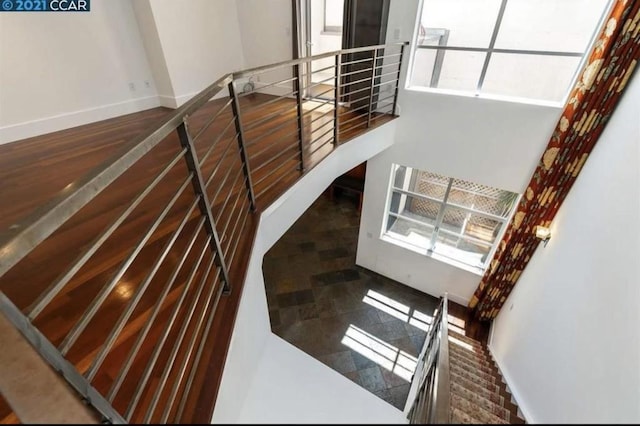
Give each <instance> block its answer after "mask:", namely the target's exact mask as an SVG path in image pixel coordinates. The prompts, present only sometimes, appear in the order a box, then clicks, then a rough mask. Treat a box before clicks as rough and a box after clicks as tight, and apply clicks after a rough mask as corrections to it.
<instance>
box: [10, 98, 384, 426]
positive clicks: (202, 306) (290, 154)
mask: <svg viewBox="0 0 640 426" xmlns="http://www.w3.org/2000/svg"><path fill="white" fill-rule="evenodd" d="M330 106H331V105H329V107H330ZM314 108H315V109H314ZM240 109H241V120H242V123H243V126H244V134H243V137H244V140H245V146H246V154H247V157H248V167H249V169H250V173H251V179H252V183H253V188H254V193H255V195H256V210H255V211H251V209H250V207H249V205H250V201H249V197H248V194H247V189H246V188H247V187H246V184H247V182H246V181H245V175H244V173H243V170H242V167H243V166H242V161H241V156H240V152H239V147H238V142H237V137H239V135H238V133H237V132H236V127H235V122H234V121H233V116H232V109H231V107H230V105H229V104H228V102H227V101H226V100H224V99H223V100H216V101H211V102H209V103H207V104H206V105H205V106H204V107H203V108H201V109H200V110H199V111H198V112H196V113H195V114H193V115H192V116H191V117H189V118H188V119H187V123H188V128H189V131H190V134H191V136H192V138H193V139H194V144H195V147H196V151H197V155H198V158H199V161H200V162H201V170H202V175H203V178H204V181H205V182H207V188H206V190H207V195H208V199H209V201H210V208H211V212H212V215H213V218H214V220H215V222H216V228H217V229H218V233H219V236H220V244H221V248H222V251H223V254H224V259H225V261H226V263H227V265H228V267H229V278H230V279H229V284H230V287H231V291H230V293H228V294H224V295H221V290H222V281H221V278H220V275H219V269H218V267H217V264H216V261H215V259H214V256H213V255H212V252H211V250H209V249H208V248H207V246H208V244H209V238H208V234H207V232H206V227H204V226H202V222H203V215H202V213H201V212H200V211H199V209H198V206H197V205H196V194H195V192H194V189H193V187H192V185H191V180H190V179H191V177H190V174H189V173H190V172H189V170H188V168H187V166H186V162H185V161H184V160H183V159H179V160H178V161H176V162H175V164H174V166H173V167H171V168H170V169H169V170H168V172H167V173H166V175H165V176H164V177H163V178H162V180H161V181H160V183H159V184H158V185H157V186H156V187H155V188H153V189H152V190H150V191H149V194H148V195H147V196H146V198H144V199H143V200H142V201H141V202H140V203H139V205H138V206H137V207H136V208H135V209H133V210H132V211H131V212H130V214H129V215H128V216H127V217H126V219H124V220H123V221H122V223H120V224H119V226H117V227H116V228H115V230H114V231H113V233H112V234H111V236H110V237H109V238H107V239H106V240H105V241H104V242H103V243H102V244H101V245H100V247H99V248H98V249H97V250H96V251H95V253H94V254H93V255H92V256H91V257H90V258H88V260H87V261H86V262H85V263H84V265H83V266H82V267H81V268H79V270H78V271H76V272H75V273H73V274H72V275H71V278H70V279H69V280H68V282H66V284H65V285H64V286H63V287H62V289H61V291H60V292H58V293H57V294H56V295H55V297H54V298H53V299H52V300H51V302H50V303H48V304H47V305H46V307H44V309H43V310H42V311H41V312H40V313H39V314H38V315H37V316H35V318H34V319H33V324H34V325H35V326H36V327H37V328H38V329H39V330H40V331H41V332H42V333H43V334H44V335H45V336H46V338H47V339H48V340H49V341H51V342H52V343H53V344H54V345H56V346H58V347H59V348H64V349H65V350H64V352H65V357H66V359H67V360H68V361H69V362H71V363H72V364H74V365H75V367H76V368H77V369H78V370H79V371H80V372H81V373H83V374H88V372H93V373H94V374H93V376H92V378H91V380H90V382H91V384H92V386H94V387H95V388H96V389H97V390H98V391H99V392H100V393H101V394H102V395H105V396H107V395H108V396H109V397H110V399H111V400H112V405H113V406H114V408H115V409H116V410H117V411H118V412H120V413H123V414H125V413H126V418H127V420H129V421H131V422H142V421H152V422H158V421H172V422H208V421H209V420H210V418H211V414H212V411H213V406H214V403H215V400H216V395H217V391H218V387H219V384H220V380H221V377H222V370H223V367H224V362H225V358H226V354H227V349H228V345H229V341H230V337H231V333H232V330H233V325H234V321H235V316H236V312H237V308H238V304H239V298H240V294H241V292H242V285H243V281H244V276H245V273H246V266H247V261H248V258H249V253H250V250H251V246H252V242H253V238H254V236H255V230H256V225H257V219H258V215H259V213H260V211H261V210H262V209H264V208H265V207H267V206H268V205H269V204H271V203H272V202H273V201H274V200H276V199H277V197H279V196H280V195H281V194H282V193H283V192H284V191H285V190H287V189H288V188H289V187H290V186H291V185H293V184H294V183H295V182H296V181H297V180H298V179H299V178H300V177H301V176H302V175H303V173H306V172H307V171H308V170H310V169H311V168H312V167H313V166H314V165H316V164H317V163H318V162H320V161H321V160H322V159H323V158H324V157H325V156H326V155H328V154H329V153H330V152H331V151H332V150H333V149H334V144H333V143H332V136H333V131H332V130H331V129H332V126H333V125H332V124H331V123H332V122H333V112H332V111H331V110H330V109H329V108H328V107H327V106H326V105H320V104H318V103H315V102H307V103H305V107H304V108H303V110H304V111H303V112H304V113H305V114H304V116H303V117H304V118H303V120H302V122H303V129H302V135H303V143H302V149H303V157H302V161H303V163H304V168H303V169H302V170H301V169H300V165H301V158H300V145H299V143H298V138H297V136H298V121H297V119H296V106H295V103H294V101H293V100H291V99H286V98H284V99H275V98H273V97H270V96H267V95H261V94H257V93H255V94H248V95H244V96H242V97H241V100H240ZM362 112H363V111H362V110H361V111H357V112H352V111H349V110H347V109H345V108H341V109H340V111H339V115H340V116H339V120H340V123H341V125H340V127H341V129H342V133H341V134H340V137H339V139H338V144H340V143H344V142H346V141H348V140H349V139H351V138H353V137H355V136H357V135H359V134H361V133H363V132H364V131H366V130H367V114H362ZM169 113H170V110H167V109H164V108H155V109H152V110H148V111H144V112H140V113H136V114H130V115H126V116H122V117H118V118H114V119H110V120H105V121H102V122H98V123H92V124H88V125H85V126H80V127H77V128H73V129H68V130H64V131H60V132H55V133H52V134H48V135H43V136H38V137H35V138H30V139H28V140H24V141H20V142H16V143H10V144H6V145H2V146H0V182H1V185H0V210H1V214H0V241H4V240H5V239H6V238H7V236H8V235H10V234H12V233H14V232H16V230H19V229H21V228H22V227H23V226H24V223H22V221H23V220H24V219H25V218H27V217H29V215H31V214H33V212H34V210H36V209H38V208H40V207H41V206H43V205H44V204H46V203H47V202H49V201H50V200H52V199H53V198H54V197H55V195H56V194H57V193H58V192H59V191H61V190H63V189H65V188H66V187H67V186H68V185H71V184H72V183H73V182H74V181H76V180H77V179H79V178H80V177H82V176H83V175H85V174H86V173H88V172H89V171H91V170H92V169H93V168H95V167H96V166H98V165H99V164H101V163H103V162H104V161H108V160H109V159H110V158H112V157H113V156H114V155H118V154H119V153H122V152H125V151H126V150H127V149H129V148H131V146H132V141H133V139H134V138H135V137H137V136H140V135H141V134H144V133H145V132H147V131H150V129H153V128H155V127H157V126H158V125H159V124H160V123H161V122H162V120H163V118H165V117H167V116H168V114H169ZM218 113H219V114H218ZM214 116H215V117H217V118H216V119H215V120H214V121H213V123H212V124H211V125H209V126H207V125H206V123H207V122H209V121H210V119H211V118H212V117H214ZM372 118H373V120H372V121H371V126H372V127H375V126H379V125H381V124H383V123H385V122H387V121H389V120H391V119H393V117H392V116H390V115H387V114H379V113H374V114H372ZM180 151H181V145H180V141H179V138H178V136H177V134H176V133H175V132H173V133H171V134H170V135H169V136H168V137H167V138H165V139H164V140H163V141H162V142H161V143H159V144H158V145H157V146H156V147H155V148H154V149H152V150H151V151H150V152H149V153H148V154H146V155H145V156H144V157H143V158H142V159H141V160H139V161H138V162H137V163H136V164H135V165H134V166H133V167H131V168H130V169H129V170H128V171H127V172H125V173H124V174H123V175H122V176H120V177H119V178H118V179H116V181H115V182H113V183H112V184H111V185H110V186H109V187H108V188H107V189H106V190H104V191H103V192H102V193H100V194H99V195H98V196H97V197H96V198H95V199H94V200H92V201H91V202H90V203H89V204H88V205H86V206H85V207H84V208H83V209H81V210H80V211H79V212H78V213H76V214H75V215H74V216H73V217H71V219H69V220H68V221H67V222H66V223H65V224H64V225H63V226H61V227H60V228H59V229H58V230H56V231H55V232H54V233H53V234H52V235H51V236H50V237H48V238H47V239H46V240H45V241H44V242H42V243H41V244H39V245H38V246H37V247H36V248H35V249H34V250H33V251H32V252H31V253H30V254H29V255H28V256H26V257H25V258H24V259H23V260H22V261H20V262H19V263H18V264H17V265H16V266H15V267H14V268H12V269H11V270H10V271H9V272H8V273H6V274H5V275H4V276H2V277H0V290H1V291H2V292H3V293H4V294H5V295H6V296H7V297H8V298H9V299H10V300H11V301H12V302H13V303H14V304H15V305H16V306H17V307H18V308H19V309H21V310H22V311H23V312H25V313H29V312H30V311H31V309H32V308H33V307H34V306H36V305H37V301H38V296H39V295H41V294H43V293H44V292H45V291H47V289H49V288H50V287H51V285H52V283H54V282H56V281H57V280H58V279H59V278H60V277H63V276H64V275H65V273H66V272H67V271H68V269H69V268H70V265H72V264H73V263H74V262H75V261H76V260H77V259H79V258H81V256H82V255H83V253H84V252H85V251H86V250H87V248H88V247H90V246H91V245H93V243H94V242H95V241H96V240H97V238H98V237H99V236H100V234H101V233H102V232H104V230H106V229H108V228H109V227H110V226H111V225H112V224H113V223H115V221H116V220H117V219H118V218H119V217H120V215H122V214H123V212H125V211H126V209H127V208H128V206H129V204H130V203H131V202H132V201H133V200H134V199H136V197H137V196H138V194H140V193H141V192H142V191H144V190H145V189H146V188H149V187H150V185H151V183H152V182H153V181H154V179H155V178H156V176H157V175H158V174H159V173H160V172H161V171H162V170H163V169H164V168H165V166H167V165H168V164H169V163H170V162H171V161H172V160H174V159H176V158H177V156H178V155H179V153H180ZM172 199H173V201H172ZM171 203H173V204H171ZM169 206H171V207H169ZM165 208H166V214H165V216H164V218H163V219H162V220H160V221H159V222H158V223H157V224H154V222H155V220H156V218H158V216H159V215H160V213H161V211H163V209H165ZM156 225H157V226H156ZM147 231H149V232H148V233H147ZM145 235H148V237H145ZM156 264H157V265H158V267H157V268H154V265H156ZM123 265H124V266H126V268H125V269H124V273H122V274H119V273H118V271H119V270H120V269H121V267H122V266H123ZM210 265H211V266H210ZM156 269H157V270H156ZM154 270H155V273H153V274H150V271H154ZM172 278H173V280H172ZM107 283H112V285H111V286H109V287H107ZM218 297H219V300H218ZM136 299H137V302H138V303H137V305H135V309H133V310H132V311H130V312H128V311H127V307H128V306H129V305H130V303H131V302H132V300H136ZM96 300H98V301H100V302H101V303H100V304H99V305H97V309H95V311H94V312H92V316H91V317H90V320H89V321H88V322H86V324H84V325H85V326H84V327H78V323H79V321H81V318H83V316H84V317H86V313H87V312H88V311H89V310H90V308H91V306H92V303H93V302H94V301H96ZM181 301H183V303H182V305H180V302H181ZM132 306H133V305H132ZM191 307H195V308H193V309H191ZM119 322H122V329H121V330H119V332H118V333H116V334H115V335H114V339H113V344H112V345H110V346H109V347H108V348H105V340H106V339H107V336H109V334H110V333H111V331H112V329H113V327H114V325H115V324H118V323H119ZM166 330H169V332H168V333H165V331H166ZM73 332H77V333H75V338H74V339H70V338H69V336H70V333H73ZM103 352H104V353H103ZM133 353H135V354H136V355H135V356H131V354H133ZM99 354H102V355H104V356H103V357H101V360H100V362H99V364H96V358H97V356H98V355H99ZM128 359H130V360H131V365H130V366H128V368H127V370H126V371H125V373H126V374H122V371H123V367H124V366H125V365H126V361H127V360H128ZM153 359H155V361H154V362H153V363H152V364H150V363H151V360H153ZM96 365H97V366H96ZM149 365H152V367H151V368H149V369H148V370H147V371H146V367H147V366H149ZM92 366H96V368H92ZM120 374H122V376H121V379H122V380H121V382H119V383H118V384H116V385H114V384H115V383H116V382H117V380H118V377H119V375H120ZM136 394H139V395H140V399H139V401H138V402H137V403H135V407H133V404H132V401H134V402H135V401H136V398H134V395H136ZM152 401H153V402H152Z"/></svg>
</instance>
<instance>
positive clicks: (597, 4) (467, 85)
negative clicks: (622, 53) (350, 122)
mask: <svg viewBox="0 0 640 426" xmlns="http://www.w3.org/2000/svg"><path fill="white" fill-rule="evenodd" d="M609 3H610V0H424V2H423V7H422V13H421V17H420V23H419V27H418V32H417V40H416V49H415V53H414V60H413V70H412V73H411V78H410V84H411V86H414V87H429V88H434V89H445V90H454V91H462V92H467V93H474V94H476V95H480V94H491V95H500V96H506V97H512V98H521V99H535V100H543V101H554V102H561V101H562V100H563V99H564V97H565V96H566V94H567V93H568V90H569V86H570V85H571V82H572V81H573V78H574V76H575V74H576V71H577V69H578V67H579V65H580V63H581V61H582V58H583V56H584V54H585V52H586V51H587V49H588V47H589V43H590V41H591V40H592V38H593V35H594V32H595V30H596V28H597V27H598V24H599V23H600V21H601V19H602V16H603V15H604V13H605V11H606V10H607V8H608V5H609Z"/></svg>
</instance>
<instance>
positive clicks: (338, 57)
mask: <svg viewBox="0 0 640 426" xmlns="http://www.w3.org/2000/svg"><path fill="white" fill-rule="evenodd" d="M335 76H336V78H335V86H336V91H335V94H336V96H335V99H334V103H333V144H334V145H338V136H339V134H340V128H339V127H340V124H339V122H338V107H339V105H340V96H341V95H340V80H341V77H342V54H341V53H338V54H337V55H336V73H335Z"/></svg>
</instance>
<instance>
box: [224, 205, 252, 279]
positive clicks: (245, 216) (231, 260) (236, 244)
mask: <svg viewBox="0 0 640 426" xmlns="http://www.w3.org/2000/svg"><path fill="white" fill-rule="evenodd" d="M250 213H251V212H250V211H248V212H245V214H244V219H243V220H242V226H241V227H240V235H242V233H243V232H244V227H245V226H246V225H247V219H248V218H249V216H250ZM240 241H242V238H236V243H235V244H234V246H233V251H232V252H231V256H230V257H229V268H231V265H232V264H233V260H234V259H235V255H236V250H237V249H238V246H239V245H240Z"/></svg>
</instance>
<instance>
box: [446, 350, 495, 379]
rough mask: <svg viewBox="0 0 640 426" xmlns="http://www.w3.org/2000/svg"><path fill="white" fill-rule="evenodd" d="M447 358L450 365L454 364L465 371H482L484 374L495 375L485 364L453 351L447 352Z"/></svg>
mask: <svg viewBox="0 0 640 426" xmlns="http://www.w3.org/2000/svg"><path fill="white" fill-rule="evenodd" d="M449 358H450V361H451V362H452V363H456V364H457V365H460V366H462V367H464V368H465V369H466V370H471V371H473V370H477V371H482V372H483V373H486V374H496V371H495V370H493V369H492V368H491V367H489V366H488V365H487V364H484V363H481V362H479V361H477V360H475V359H472V358H468V357H465V356H463V355H460V354H458V353H456V352H454V351H449Z"/></svg>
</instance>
